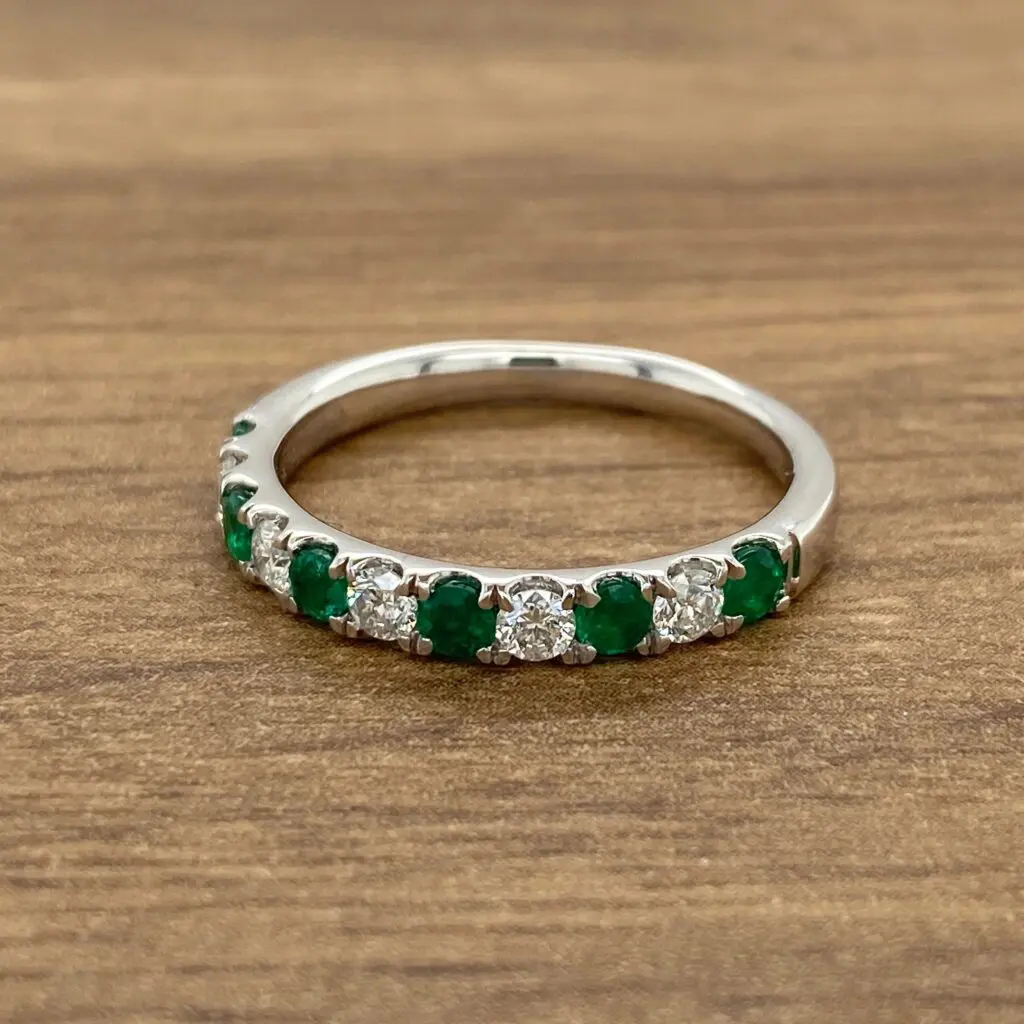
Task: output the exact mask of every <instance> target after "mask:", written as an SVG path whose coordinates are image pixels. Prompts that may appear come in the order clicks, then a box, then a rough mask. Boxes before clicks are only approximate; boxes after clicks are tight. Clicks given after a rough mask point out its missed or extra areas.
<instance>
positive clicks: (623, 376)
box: [221, 341, 837, 664]
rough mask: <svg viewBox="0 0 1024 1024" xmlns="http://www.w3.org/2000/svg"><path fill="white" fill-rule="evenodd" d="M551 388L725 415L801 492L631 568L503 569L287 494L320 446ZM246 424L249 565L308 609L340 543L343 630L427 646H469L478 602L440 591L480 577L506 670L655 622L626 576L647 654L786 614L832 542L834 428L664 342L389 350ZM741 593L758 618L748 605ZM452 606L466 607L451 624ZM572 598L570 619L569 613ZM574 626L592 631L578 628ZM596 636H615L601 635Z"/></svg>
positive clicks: (572, 654) (482, 653) (242, 549)
mask: <svg viewBox="0 0 1024 1024" xmlns="http://www.w3.org/2000/svg"><path fill="white" fill-rule="evenodd" d="M537 397H544V398H551V399H555V400H565V401H573V402H578V401H585V402H591V403H597V404H601V405H611V406H617V407H626V408H630V409H636V410H643V411H648V412H654V413H658V414H669V415H684V416H689V417H692V418H696V419H699V420H701V421H704V422H710V423H713V424H716V425H718V426H721V427H722V428H723V429H724V430H726V431H727V432H728V433H730V434H731V435H733V436H735V437H737V438H739V439H740V440H742V441H743V442H745V443H746V444H748V445H750V446H751V447H753V448H754V449H756V450H757V451H758V452H760V453H761V455H762V456H763V457H764V459H765V461H766V462H767V464H768V466H769V467H770V468H771V469H772V470H773V471H774V472H775V473H776V474H777V475H778V476H779V478H780V479H781V480H782V481H783V482H784V483H786V484H787V485H788V487H787V490H786V493H785V495H784V496H783V498H782V500H781V501H780V502H779V503H778V504H777V505H776V506H775V507H774V508H773V509H772V510H771V511H770V512H768V514H767V515H765V516H764V518H762V519H761V520H759V521H758V522H757V523H754V524H753V525H752V526H750V527H748V528H746V529H744V530H740V531H739V532H737V533H734V534H732V535H730V536H728V537H724V538H722V539H721V540H715V541H712V542H710V543H707V544H703V545H700V546H698V547H695V548H692V549H689V550H686V551H680V552H675V553H673V554H668V555H664V556H660V557H657V558H650V559H645V560H643V561H636V562H628V563H621V564H614V565H603V566H581V567H579V568H570V569H550V568H546V567H529V568H523V569H502V568H496V567H490V566H474V565H462V564H457V563H451V562H443V561H439V560H437V559H433V558H427V557H424V556H422V555H416V554H409V553H406V552H400V551H391V550H388V549H385V548H382V547H381V546H380V545H378V544H374V543H373V542H372V541H369V540H365V539H362V538H358V537H354V536H352V535H350V534H348V533H345V532H343V531H341V530H339V529H337V528H335V527H333V526H330V525H329V524H327V523H325V522H322V521H321V520H319V519H317V518H316V517H314V516H313V515H311V514H310V513H309V512H307V511H306V510H305V509H303V508H301V507H300V506H299V505H298V504H297V503H296V502H295V500H294V499H293V498H292V497H291V495H290V494H289V493H288V491H287V490H286V488H285V483H286V482H287V480H288V478H289V476H290V475H291V474H292V473H293V472H294V471H295V469H296V468H297V467H298V466H300V465H301V464H302V463H303V462H304V461H306V460H307V459H308V458H310V457H311V456H312V455H313V454H315V453H316V452H317V451H318V450H320V449H321V448H323V447H324V446H326V445H328V444H330V443H331V442H333V441H335V440H337V439H338V438H340V437H343V436H345V435H347V434H350V433H352V432H354V431H356V430H359V429H361V428H364V427H366V426H368V425H370V424H373V423H376V422H380V421H382V420H388V419H393V418H395V417H397V416H401V415H404V414H408V413H412V412H416V411H420V410H425V409H429V408H435V407H438V406H445V405H450V404H452V403H456V402H463V401H485V402H486V401H487V400H490V399H497V398H501V399H503V400H505V399H508V398H513V399H515V398H523V399H527V398H529V399H534V398H537ZM233 433H234V436H232V437H231V438H230V439H229V440H228V441H227V442H225V444H224V445H223V447H222V449H221V517H222V521H223V522H224V526H225V536H226V538H227V540H228V545H229V548H233V553H234V555H235V557H236V560H238V561H239V562H240V563H241V564H242V567H243V570H244V571H245V572H246V573H247V574H248V575H249V576H250V577H251V578H253V579H257V580H260V581H262V582H264V583H266V584H267V585H268V586H269V587H270V588H271V589H272V590H273V591H274V592H275V593H276V594H277V595H278V597H279V598H280V599H281V601H282V603H283V604H285V606H286V607H288V608H289V609H291V610H293V611H306V610H307V609H306V608H304V607H303V601H302V600H301V599H300V598H301V597H302V596H303V595H305V594H307V593H309V594H319V595H321V596H322V595H323V593H324V591H325V586H326V581H325V580H321V581H320V585H319V586H318V584H317V581H316V579H315V573H314V571H313V570H314V569H315V566H312V564H307V563H312V561H313V559H312V558H307V557H304V558H302V559H301V560H300V561H301V563H302V566H301V567H300V566H296V565H293V564H292V563H293V561H294V558H295V555H296V553H297V552H299V551H302V550H303V549H316V550H318V551H321V552H323V551H326V552H328V553H329V554H330V555H331V558H330V570H329V575H330V578H331V579H336V580H339V581H341V590H342V591H344V592H343V593H342V592H337V588H336V593H335V605H334V607H333V609H328V610H333V611H335V612H338V611H339V610H341V609H344V610H343V611H341V614H331V615H329V616H328V618H329V621H330V624H331V625H332V626H333V627H334V628H335V629H336V630H337V631H338V632H341V633H343V634H345V635H348V636H365V635H369V636H376V637H378V638H379V639H385V640H394V641H397V642H398V643H399V644H400V645H401V646H402V647H403V648H405V649H407V650H411V651H412V652H413V653H420V654H425V653H444V652H448V651H449V650H456V649H458V650H462V649H468V648H460V647H459V644H458V643H457V642H455V640H453V639H452V635H451V634H452V630H453V629H455V628H457V624H456V623H455V619H457V618H458V616H459V614H462V613H460V612H459V604H458V601H457V600H454V598H455V597H457V595H456V594H455V593H454V590H453V591H452V592H451V593H449V594H447V595H446V597H447V600H446V601H442V600H440V598H436V599H435V600H434V602H433V604H431V599H432V596H433V595H435V594H436V593H437V590H438V588H439V587H440V586H441V584H443V583H444V582H445V581H453V580H457V581H461V582H462V583H463V584H464V585H467V586H470V587H471V588H472V589H473V590H474V592H475V593H476V594H477V596H478V599H479V600H478V606H479V607H480V608H481V609H482V610H487V609H492V612H491V615H490V617H491V618H492V619H495V620H496V625H495V636H494V639H493V640H492V641H491V642H490V643H485V644H482V645H481V646H480V647H478V648H475V649H474V653H475V656H476V657H477V658H478V660H480V661H484V662H491V663H498V664H504V663H507V662H508V661H509V660H511V659H512V658H513V657H517V658H520V659H522V660H530V661H533V660H545V659H546V658H548V657H560V658H561V659H562V660H563V661H566V662H569V663H585V662H588V661H591V660H593V658H594V657H595V655H596V654H603V653H620V650H619V647H620V646H621V643H622V642H623V637H628V636H629V635H630V629H632V630H633V633H634V634H635V633H636V631H637V630H638V629H639V626H638V625H637V623H639V622H640V621H641V620H642V619H643V609H642V608H638V607H635V605H636V602H635V601H632V599H631V597H630V594H629V593H628V592H627V590H626V589H624V587H625V585H626V584H630V585H634V586H635V588H636V590H638V591H639V593H640V594H641V595H642V597H643V598H644V600H645V601H646V602H647V603H648V605H649V606H650V609H651V618H650V623H649V628H648V629H647V631H646V632H645V633H644V635H643V637H642V638H641V639H640V640H639V641H638V642H637V643H636V644H635V645H632V646H631V649H636V650H638V651H639V652H640V653H647V654H650V653H661V652H662V651H663V650H665V649H667V648H668V647H669V646H671V644H672V643H673V642H676V643H685V642H689V641H690V640H692V639H696V638H697V637H699V636H701V635H704V634H710V635H712V636H723V635H726V634H728V633H731V632H734V631H735V630H736V629H738V628H739V627H740V626H741V625H743V624H744V622H745V621H746V622H750V621H753V620H754V619H756V618H760V617H761V614H760V613H759V612H758V608H759V607H761V608H762V611H763V610H765V608H764V602H765V601H767V600H770V602H771V607H770V609H767V610H771V611H782V610H784V609H785V608H786V607H787V606H788V604H789V602H790V600H791V599H792V598H793V597H796V596H797V595H798V594H799V593H801V592H802V591H803V590H804V589H805V588H806V587H807V586H808V585H809V584H810V583H811V581H812V580H813V579H814V577H815V576H816V575H817V574H818V571H819V570H820V568H821V567H822V565H823V564H824V563H825V561H826V560H827V558H828V556H829V549H830V546H831V540H832V533H833V525H834V518H835V511H836V496H837V492H836V476H835V468H834V465H833V462H832V458H831V456H830V455H829V452H828V449H827V448H826V446H825V444H824V442H823V441H822V439H821V438H820V437H819V435H818V434H817V432H816V431H815V430H814V429H813V428H812V427H811V426H810V425H809V424H808V423H806V422H805V421H804V420H803V419H802V418H801V417H800V416H798V415H797V414H796V413H795V412H793V411H792V410H791V409H789V408H788V407H787V406H785V405H783V404H781V403H780V402H777V401H776V400H775V399H773V398H770V397H768V396H767V395H764V394H762V393H760V392H758V391H755V390H754V389H753V388H750V387H747V386H745V385H743V384H740V383H738V382H737V381H735V380H732V379H731V378H729V377H726V376H723V375H722V374H719V373H716V372H715V371H712V370H709V369H707V368H705V367H702V366H698V365H696V364H694V363H690V362H687V361H685V360H682V359H677V358H674V357H671V356H667V355H661V354H658V353H654V352H647V351H642V350H637V349H628V348H613V347H607V346H600V345H584V344H570V343H561V342H513V341H509V342H505V341H501V342H494V341H486V342H485V341H468V342H441V343H437V344H431V345H423V346H418V347H414V348H406V349H397V350H392V351H385V352H378V353H374V354H372V355H368V356H363V357H360V358H356V359H351V360H347V361H345V362H340V363H336V364H333V365H331V366H326V367H323V368H321V369H319V370H315V371H313V372H312V373H308V374H306V375H304V376H302V377H299V378H298V379H296V380H294V381H291V382H290V383H288V384H285V385H283V386H282V387H280V388H278V389H277V390H276V391H273V392H271V393H270V394H268V395H266V396H265V397H263V398H261V399H260V400H259V401H257V402H256V403H255V404H254V405H252V406H251V407H250V408H248V409H247V410H245V412H243V413H242V414H241V415H240V416H238V417H237V418H236V420H235V430H234V432H233ZM247 544H251V550H250V548H249V547H248V546H247ZM246 555H249V556H250V557H245V556H246ZM323 561H324V560H323V559H321V563H323ZM780 571H781V577H780V575H779V574H780ZM303 574H305V575H303ZM311 574H312V575H311ZM755 576H756V581H755ZM743 580H746V583H741V582H740V581H743ZM755 582H757V585H758V586H760V588H761V592H760V593H757V592H756V591H755V590H754V589H753V588H754V585H755ZM602 584H606V585H604V586H603V585H602ZM613 584H614V586H613ZM773 586H775V587H776V590H775V592H774V593H769V592H768V591H770V590H771V588H772V587H773ZM615 587H618V589H617V590H615V593H614V594H613V590H614V589H615ZM730 588H732V591H733V592H732V593H730ZM765 588H767V590H766V589H765ZM524 595H525V596H524ZM547 598H550V600H548V599H547ZM311 600H313V599H311ZM659 601H660V602H661V603H660V604H659ZM314 603H315V601H314ZM602 604H603V605H604V607H603V608H602ZM730 605H732V606H734V608H739V609H743V611H742V613H740V614H735V613H733V614H730ZM435 606H436V607H435ZM444 607H448V608H450V609H454V611H452V613H451V614H452V618H451V621H450V622H447V623H446V622H444V621H442V618H443V615H442V613H443V609H444ZM559 608H561V609H563V610H564V612H565V614H564V615H562V616H561V621H553V620H554V619H558V618H559V612H558V610H557V609H559ZM598 608H601V613H600V614H599V613H598V611H597V609H598ZM321 610H322V609H321ZM466 614H468V613H466ZM680 616H681V617H680ZM549 620H550V621H549ZM570 620H571V621H570ZM467 622H468V620H467ZM572 622H575V624H576V630H575V635H572V636H568V635H567V634H569V633H570V632H571V626H572ZM630 623H632V625H630ZM666 623H669V625H666ZM671 623H674V625H673V624H671ZM425 625H426V626H427V627H428V628H427V629H425V628H424V626H425ZM470 626H471V632H473V631H474V630H475V632H473V635H474V636H480V635H483V634H481V633H480V629H481V628H483V629H484V630H485V633H486V628H487V624H486V622H484V623H481V622H474V623H471V624H470ZM429 632H432V633H433V634H434V637H433V638H432V636H431V635H428V633H429ZM487 635H489V634H487ZM591 637H597V638H598V641H599V642H596V643H594V642H590V639H589V638H591ZM442 638H443V639H442ZM601 638H604V639H605V640H606V643H605V647H607V650H605V649H603V648H602V643H601V642H600V640H601ZM439 648H441V649H442V650H441V651H439Z"/></svg>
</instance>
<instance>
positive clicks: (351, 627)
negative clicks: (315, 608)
mask: <svg viewBox="0 0 1024 1024" xmlns="http://www.w3.org/2000/svg"><path fill="white" fill-rule="evenodd" d="M328 621H329V622H330V625H331V629H333V630H334V632H335V633H340V634H341V635H342V636H347V637H348V638H349V640H356V639H358V638H359V635H360V633H359V627H358V626H357V625H356V624H355V623H354V622H353V621H352V619H351V617H350V616H349V615H347V614H346V615H338V616H336V617H334V618H331V619H329V620H328Z"/></svg>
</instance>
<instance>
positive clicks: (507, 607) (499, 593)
mask: <svg viewBox="0 0 1024 1024" xmlns="http://www.w3.org/2000/svg"><path fill="white" fill-rule="evenodd" d="M494 593H495V597H496V599H497V602H498V607H499V608H500V609H501V610H502V611H503V612H510V611H512V599H511V598H510V597H509V596H508V594H507V593H505V591H504V590H502V588H501V587H495V588H494ZM495 664H498V662H495Z"/></svg>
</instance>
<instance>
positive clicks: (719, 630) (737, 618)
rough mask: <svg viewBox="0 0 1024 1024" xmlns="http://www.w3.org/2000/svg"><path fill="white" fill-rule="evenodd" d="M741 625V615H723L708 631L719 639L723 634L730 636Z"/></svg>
mask: <svg viewBox="0 0 1024 1024" xmlns="http://www.w3.org/2000/svg"><path fill="white" fill-rule="evenodd" d="M742 625H743V616H742V615H723V616H722V618H721V619H720V620H719V621H718V622H716V623H715V624H714V625H713V626H712V627H711V629H710V630H709V631H708V632H709V633H710V634H711V635H712V636H714V637H718V638H719V639H721V638H722V637H723V636H732V635H733V633H735V632H736V631H737V630H738V629H739V628H740V626H742Z"/></svg>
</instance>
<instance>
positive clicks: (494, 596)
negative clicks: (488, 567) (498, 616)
mask: <svg viewBox="0 0 1024 1024" xmlns="http://www.w3.org/2000/svg"><path fill="white" fill-rule="evenodd" d="M498 593H499V591H498V588H497V587H496V586H495V587H481V588H480V600H479V601H477V604H478V605H480V607H481V608H493V607H494V606H495V605H497V604H499V603H500V599H499V597H498ZM505 610H506V611H507V610H508V609H505Z"/></svg>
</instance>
